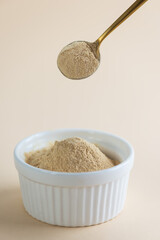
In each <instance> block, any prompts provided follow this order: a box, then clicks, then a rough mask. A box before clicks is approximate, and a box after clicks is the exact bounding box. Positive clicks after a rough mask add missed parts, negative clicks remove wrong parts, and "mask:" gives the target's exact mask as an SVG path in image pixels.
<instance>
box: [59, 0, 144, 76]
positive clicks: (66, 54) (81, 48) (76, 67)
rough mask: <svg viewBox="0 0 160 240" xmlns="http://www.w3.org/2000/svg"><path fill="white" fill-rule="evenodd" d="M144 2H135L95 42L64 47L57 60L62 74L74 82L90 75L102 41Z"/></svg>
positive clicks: (97, 61)
mask: <svg viewBox="0 0 160 240" xmlns="http://www.w3.org/2000/svg"><path fill="white" fill-rule="evenodd" d="M146 1H148V0H137V1H135V2H134V3H133V4H132V5H131V6H130V7H129V8H128V9H127V10H126V11H125V12H124V13H123V14H122V15H121V16H120V17H119V18H118V19H117V20H116V21H115V22H114V23H113V24H112V25H111V26H110V27H109V28H108V29H107V30H106V31H105V32H104V33H103V34H102V35H101V36H100V37H99V38H98V39H97V40H96V41H95V42H86V41H75V42H72V43H70V44H69V45H67V46H66V47H64V48H63V49H62V50H61V52H60V53H59V55H58V58H57V65H58V68H59V70H60V71H61V72H62V74H63V75H64V76H66V77H68V78H70V79H75V80H78V79H83V78H87V77H89V76H90V75H92V74H93V73H94V72H95V71H96V70H97V68H98V66H99V64H100V52H99V47H100V45H101V43H102V41H103V40H104V39H105V38H106V37H107V36H108V35H109V34H110V33H111V32H112V31H113V30H114V29H116V28H117V27H118V26H119V25H120V24H121V23H122V22H124V21H125V20H126V19H127V18H128V17H129V16H131V15H132V14H133V13H134V12H135V11H136V10H137V9H138V8H139V7H141V6H142V5H143V4H144V3H145V2H146Z"/></svg>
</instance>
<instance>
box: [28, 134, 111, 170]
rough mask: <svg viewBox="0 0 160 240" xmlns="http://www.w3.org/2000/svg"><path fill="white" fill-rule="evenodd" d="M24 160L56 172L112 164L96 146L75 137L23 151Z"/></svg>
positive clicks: (88, 168) (99, 168)
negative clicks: (34, 149) (26, 151)
mask: <svg viewBox="0 0 160 240" xmlns="http://www.w3.org/2000/svg"><path fill="white" fill-rule="evenodd" d="M25 160H26V162H27V163H28V164H30V165H32V166H35V167H38V168H42V169H47V170H52V171H58V172H91V171H98V170H102V169H106V168H111V167H113V166H114V164H113V161H112V160H110V159H109V158H108V157H106V155H104V154H103V153H102V152H101V151H100V149H99V148H98V147H96V146H95V145H94V144H92V143H89V142H87V141H85V140H83V139H81V138H77V137H76V138H68V139H65V140H63V141H60V142H59V141H56V142H55V143H54V144H52V145H50V146H49V147H48V148H43V149H41V150H38V151H32V152H29V153H25Z"/></svg>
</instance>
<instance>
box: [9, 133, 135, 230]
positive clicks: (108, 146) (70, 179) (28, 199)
mask: <svg viewBox="0 0 160 240" xmlns="http://www.w3.org/2000/svg"><path fill="white" fill-rule="evenodd" d="M74 136H76V137H81V138H84V139H86V140H88V141H89V142H93V143H95V144H98V145H99V146H100V147H101V149H102V150H103V151H104V152H105V153H107V154H108V155H109V156H110V157H112V158H117V159H119V160H120V161H121V163H120V164H119V165H116V166H114V167H112V168H109V169H106V170H101V171H96V172H85V173H62V172H52V171H48V170H43V169H39V168H36V167H33V166H31V165H29V164H27V163H25V158H24V153H25V152H28V151H31V150H37V149H39V148H42V147H44V146H46V145H47V143H48V142H53V141H55V140H62V139H65V138H68V137H74ZM14 158H15V166H16V168H17V170H18V173H19V180H20V187H21V192H22V198H23V203H24V207H25V209H26V211H27V212H28V213H29V214H30V215H31V216H32V217H34V218H36V219H38V220H41V221H43V222H46V223H49V224H54V225H60V226H68V227H76V226H89V225H94V224H99V223H102V222H105V221H108V220H110V219H112V218H114V217H115V216H117V215H118V214H119V213H120V212H121V211H122V209H123V206H124V203H125V199H126V194H127V185H128V179H129V174H130V170H131V168H132V165H133V159H134V151H133V148H132V146H131V145H130V144H129V143H128V142H127V141H126V140H124V139H122V138H120V137H118V136H115V135H113V134H109V133H106V132H101V131H95V130H87V129H59V130H55V131H47V132H42V133H38V134H35V135H32V136H30V137H27V138H25V139H24V140H22V141H21V142H19V143H18V144H17V146H16V148H15V151H14Z"/></svg>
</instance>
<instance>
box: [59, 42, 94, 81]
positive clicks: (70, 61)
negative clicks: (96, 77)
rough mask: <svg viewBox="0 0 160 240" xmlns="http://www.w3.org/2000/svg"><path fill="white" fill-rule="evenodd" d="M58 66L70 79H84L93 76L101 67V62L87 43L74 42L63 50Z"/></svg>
mask: <svg viewBox="0 0 160 240" xmlns="http://www.w3.org/2000/svg"><path fill="white" fill-rule="evenodd" d="M57 65H58V67H59V69H60V71H61V72H62V73H63V74H64V75H65V76H66V77H68V78H71V79H82V78H86V77H88V76H90V75H91V74H93V73H94V72H95V71H96V69H97V68H98V66H99V60H98V59H97V57H96V56H95V54H94V51H93V49H92V48H91V46H90V45H89V44H87V42H82V41H77V42H73V43H71V44H69V45H67V46H66V47H64V48H63V49H62V51H61V52H60V54H59V56H58V59H57Z"/></svg>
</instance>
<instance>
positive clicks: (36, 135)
mask: <svg viewBox="0 0 160 240" xmlns="http://www.w3.org/2000/svg"><path fill="white" fill-rule="evenodd" d="M75 131H76V132H77V131H78V132H82V131H83V132H86V133H98V134H103V135H107V136H110V137H113V138H116V139H118V140H120V141H121V142H123V143H124V144H125V145H126V146H127V147H128V149H129V152H130V154H129V157H128V158H127V159H126V160H124V161H122V162H120V163H119V164H118V165H116V166H113V167H111V168H108V169H103V170H98V171H92V172H57V171H51V170H46V169H41V168H37V167H34V166H32V165H30V164H28V163H26V162H25V161H24V160H23V159H21V158H19V157H18V151H19V148H20V147H21V145H22V144H23V143H24V142H27V141H29V140H30V139H31V138H34V137H41V136H45V135H47V134H51V133H53V134H54V133H61V132H62V133H63V132H75ZM14 159H15V161H16V162H18V163H20V164H23V165H24V166H25V167H26V168H29V169H32V170H34V171H38V172H41V173H47V174H51V175H63V176H64V175H66V176H67V175H71V176H77V175H93V174H97V173H100V172H101V173H106V172H113V171H115V170H116V169H119V168H120V167H122V166H125V165H126V164H128V163H129V162H131V161H132V162H133V159H134V149H133V147H132V145H131V144H130V143H129V142H128V141H127V140H125V139H124V138H122V137H120V136H118V135H115V134H112V133H109V132H106V131H99V130H93V129H86V128H60V129H56V130H48V131H43V132H38V133H35V134H32V135H30V136H28V137H25V138H23V139H22V140H21V141H19V142H18V143H17V144H16V146H15V149H14ZM132 164H133V163H132Z"/></svg>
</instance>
